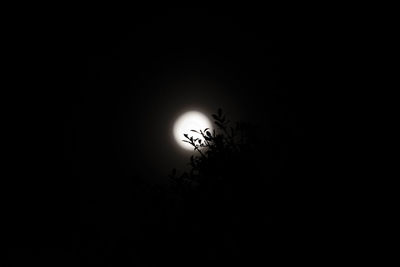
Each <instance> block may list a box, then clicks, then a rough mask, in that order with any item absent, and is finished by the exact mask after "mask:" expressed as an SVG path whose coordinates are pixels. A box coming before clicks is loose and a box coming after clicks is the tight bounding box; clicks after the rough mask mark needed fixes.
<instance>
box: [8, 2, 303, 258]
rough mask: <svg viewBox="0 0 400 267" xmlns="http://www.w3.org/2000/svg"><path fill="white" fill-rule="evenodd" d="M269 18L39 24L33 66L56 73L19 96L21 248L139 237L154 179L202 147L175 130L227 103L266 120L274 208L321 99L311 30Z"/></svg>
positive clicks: (213, 12) (14, 212) (17, 232)
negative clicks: (309, 77) (309, 45)
mask: <svg viewBox="0 0 400 267" xmlns="http://www.w3.org/2000/svg"><path fill="white" fill-rule="evenodd" d="M267 14H269V12H264V11H263V10H240V9H235V10H233V9H232V10H229V9H221V10H219V9H216V8H214V9H213V8H211V9H206V8H196V9H188V8H186V9H185V8H176V9H173V8H166V9H160V10H156V11H154V10H151V11H149V10H147V9H133V10H129V12H127V11H125V12H122V13H119V12H116V13H114V12H111V11H109V12H107V11H105V10H103V11H95V10H92V11H90V12H80V14H79V15H72V14H71V15H70V16H69V15H68V16H62V19H60V18H58V19H56V17H57V14H55V15H54V17H53V16H52V19H49V20H45V22H44V23H40V25H41V26H40V27H38V28H39V29H40V30H38V32H34V33H32V34H31V35H29V37H27V38H26V40H30V42H35V43H36V45H35V49H33V48H31V49H29V51H28V53H29V54H30V56H32V57H33V58H35V60H28V61H29V63H28V65H27V66H29V67H31V68H32V69H34V71H33V72H34V75H33V76H37V77H39V78H43V80H44V82H43V83H41V82H36V81H35V82H32V83H31V86H30V89H29V90H28V89H27V90H26V92H25V91H23V92H22V91H21V92H16V95H19V94H23V97H21V96H19V98H18V99H20V100H19V105H20V107H23V108H21V109H17V110H16V112H20V113H21V114H22V115H23V117H24V120H23V122H21V124H19V125H16V126H17V128H15V129H18V130H16V133H15V136H14V137H15V138H17V139H18V140H22V139H23V140H24V142H23V144H22V143H21V145H18V147H21V149H20V150H19V151H25V152H24V153H22V152H18V153H17V152H15V155H14V156H13V157H17V158H19V159H22V160H20V161H18V162H19V163H18V164H16V166H15V167H14V170H15V172H14V173H13V175H14V176H13V177H14V179H13V181H10V183H11V187H10V188H15V190H14V189H13V190H12V191H10V192H13V193H10V197H9V198H8V200H7V201H8V203H10V205H9V207H10V208H9V210H10V211H9V214H10V215H9V218H13V219H11V220H10V228H9V229H10V231H8V233H9V234H8V235H7V238H6V240H7V242H8V244H9V248H10V252H9V255H11V256H10V257H11V258H13V259H15V260H18V259H19V258H24V256H23V255H36V256H34V257H39V258H41V257H45V258H46V257H48V256H46V255H49V254H51V255H52V256H51V258H52V259H53V260H56V259H57V258H59V257H64V258H68V260H66V262H77V261H79V259H80V258H79V257H80V256H78V255H81V257H83V258H85V256H82V255H85V253H89V254H90V253H91V252H87V251H86V250H85V249H83V248H87V247H90V244H91V243H90V242H92V243H93V244H94V245H93V246H99V244H100V243H102V242H103V243H104V242H105V243H107V242H111V243H112V242H116V241H115V240H120V239H121V238H123V237H126V236H131V235H134V234H132V233H136V232H135V231H139V232H140V230H138V229H139V228H140V225H141V224H145V223H146V222H147V221H146V220H151V219H148V218H152V217H151V216H153V215H148V213H151V212H152V209H151V203H152V201H153V196H152V193H151V190H149V188H151V187H152V186H154V185H158V184H161V185H165V184H168V183H169V180H168V174H169V173H170V172H171V170H172V169H173V168H177V169H181V170H183V169H185V168H186V167H187V165H186V164H187V162H188V159H189V157H190V155H191V153H190V152H187V151H183V150H182V149H181V148H179V147H178V145H177V144H176V143H175V140H174V138H173V136H172V125H173V123H174V121H175V119H176V118H177V117H178V116H179V115H180V114H182V113H184V112H185V111H188V110H193V109H194V110H199V111H202V112H204V113H205V114H206V115H208V116H210V115H211V113H215V112H216V110H217V109H218V108H222V109H223V110H224V112H225V113H226V114H227V117H229V118H230V119H231V120H233V121H246V122H252V123H255V124H257V125H258V126H259V127H260V131H262V132H263V134H264V137H265V138H264V140H263V142H262V144H260V148H262V149H263V150H262V151H260V152H259V158H260V160H261V161H262V162H266V166H270V167H269V168H268V169H265V172H263V173H262V175H265V176H268V177H270V178H271V177H273V179H271V180H272V182H271V183H270V184H269V185H270V187H269V189H268V192H269V194H271V195H273V196H277V198H275V200H272V201H271V203H275V206H274V207H273V208H272V210H275V211H276V210H277V207H278V206H283V205H285V201H288V200H287V199H285V198H284V197H283V196H284V195H285V196H287V195H288V191H292V190H293V184H292V185H289V184H290V181H293V180H294V177H295V176H296V174H297V173H298V172H300V171H301V170H302V169H304V165H305V164H306V163H307V152H305V153H303V154H302V153H301V152H302V151H303V152H304V151H305V149H306V145H305V144H304V143H303V142H302V138H303V135H304V127H305V126H304V125H303V123H304V121H305V117H306V114H307V105H308V101H309V99H308V98H307V96H306V93H304V89H303V87H300V86H299V87H297V88H295V87H294V85H295V84H296V82H297V81H298V82H299V83H300V81H301V76H302V75H304V74H306V73H307V72H308V71H307V64H306V63H305V61H304V57H306V55H303V54H302V53H301V51H300V50H301V47H302V46H303V44H302V42H304V38H305V37H304V35H303V34H302V33H301V31H300V32H296V35H294V34H293V29H294V28H295V27H296V26H295V25H292V26H291V25H289V27H288V25H287V22H286V21H285V20H283V19H281V20H280V19H278V20H272V19H270V18H269V16H268V15H267ZM52 21H53V22H54V24H52ZM293 44H297V45H293ZM36 47H37V49H36ZM298 58H302V60H303V61H299V60H298ZM35 62H36V63H35ZM303 63H304V64H303ZM21 79H22V78H21ZM25 82H26V81H24V83H25ZM303 86H304V84H303ZM21 125H22V126H21ZM20 129H21V130H20ZM27 132H29V134H26V133H27ZM27 135H28V137H26V136H27ZM22 149H23V150H22ZM260 150H261V149H260ZM300 155H301V156H300ZM21 162H23V164H22V163H21ZM21 165H23V166H21ZM296 183H298V182H295V184H296ZM274 184H275V185H279V186H276V187H275V189H276V190H275V189H274ZM284 184H288V185H289V186H288V187H287V189H286V190H287V191H285V192H283V190H282V185H284ZM149 192H150V193H149ZM278 192H281V193H282V194H279V193H278ZM296 194H297V193H296ZM271 203H270V204H269V205H272V206H273V204H271ZM149 210H150V211H149ZM279 213H282V211H278V212H277V214H279ZM7 214H8V213H7ZM143 214H145V215H143ZM155 214H156V212H155ZM149 216H150V217H149ZM154 216H155V217H157V215H154ZM271 216H272V215H271ZM272 218H274V217H273V216H272ZM155 220H156V219H155ZM271 221H274V219H272V220H271ZM276 221H279V219H277V218H275V222H276ZM269 225H272V223H270V224H269ZM272 235H273V234H272ZM275 237H276V236H275ZM110 240H114V241H110ZM96 242H97V243H96ZM84 244H86V245H84ZM88 244H89V245H88ZM18 248H19V249H18ZM269 248H270V247H269ZM87 250H88V251H90V249H87ZM77 251H81V252H80V253H81V254H79V253H78V252H77ZM85 251H86V252H85ZM38 255H39V256H38ZM96 255H97V254H96ZM49 257H50V256H49ZM93 257H95V256H93ZM99 257H100V256H99ZM95 258H96V257H95ZM85 259H86V258H85ZM86 260H87V259H86ZM89 261H90V260H89ZM94 261H96V260H94ZM60 266H61V265H60ZM71 266H73V265H71ZM188 266H190V265H188Z"/></svg>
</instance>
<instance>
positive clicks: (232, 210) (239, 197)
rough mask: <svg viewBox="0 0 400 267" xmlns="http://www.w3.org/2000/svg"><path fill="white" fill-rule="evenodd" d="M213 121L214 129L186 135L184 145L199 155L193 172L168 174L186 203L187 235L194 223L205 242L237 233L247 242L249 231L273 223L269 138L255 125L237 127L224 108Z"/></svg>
mask: <svg viewBox="0 0 400 267" xmlns="http://www.w3.org/2000/svg"><path fill="white" fill-rule="evenodd" d="M212 117H213V118H214V124H215V125H216V127H215V129H208V128H206V129H193V130H191V132H192V133H194V134H196V135H195V136H193V135H190V133H185V134H184V138H185V139H184V140H182V141H183V142H187V143H189V144H191V145H192V146H193V151H194V152H195V153H196V154H194V155H192V156H191V157H190V162H189V165H190V170H189V171H187V172H183V173H182V174H180V175H178V172H177V170H176V169H174V170H173V171H172V173H171V174H170V176H169V177H170V178H171V179H172V180H173V181H174V187H173V188H174V190H175V192H176V193H177V194H179V195H180V196H181V197H182V198H183V200H184V202H185V207H186V209H185V216H184V217H185V218H186V220H185V221H184V223H183V225H182V228H183V229H186V230H184V232H185V233H186V232H188V231H189V230H190V229H187V228H188V227H190V225H193V222H195V224H196V225H198V227H200V228H201V229H199V230H198V231H199V232H200V233H201V235H200V238H206V237H207V238H211V239H213V238H216V236H218V235H219V234H220V233H221V232H227V233H230V234H231V235H233V233H235V234H234V235H235V238H234V239H235V240H236V242H237V243H242V244H245V243H246V238H247V237H248V235H249V233H251V232H252V231H258V233H260V231H261V229H262V228H263V227H265V219H268V213H269V212H268V205H266V203H267V199H266V196H267V195H268V187H267V184H268V182H267V181H268V177H267V176H266V175H265V173H266V172H265V169H267V168H268V166H267V161H266V160H265V157H263V156H262V155H263V154H262V152H263V151H262V149H264V148H265V145H264V144H265V140H263V139H262V138H260V131H259V130H258V128H257V127H256V126H255V125H252V124H249V123H243V122H240V123H239V122H236V123H233V122H231V121H230V120H228V119H227V118H226V116H225V114H224V113H223V111H222V109H218V111H217V113H216V114H212ZM253 234H254V235H255V234H256V233H255V232H254V233H253ZM231 253H232V252H231Z"/></svg>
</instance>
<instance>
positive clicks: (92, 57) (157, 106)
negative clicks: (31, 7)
mask: <svg viewBox="0 0 400 267" xmlns="http://www.w3.org/2000/svg"><path fill="white" fill-rule="evenodd" d="M79 30H80V31H79V34H76V35H75V34H73V36H74V37H75V39H74V42H73V44H72V45H74V46H75V47H74V48H75V49H76V51H75V53H76V59H77V61H76V62H68V63H67V64H69V66H70V67H71V68H72V69H73V70H71V74H72V75H74V76H75V75H76V69H79V70H80V71H81V76H80V78H79V79H78V80H77V83H76V85H75V86H74V88H71V91H70V92H68V93H69V94H70V97H71V106H70V109H71V114H70V115H71V116H70V117H69V121H67V122H66V128H67V129H69V130H71V136H72V137H73V138H74V141H73V145H72V148H73V149H72V150H73V151H71V154H70V156H71V158H72V161H73V162H72V165H73V172H74V174H75V175H99V174H100V175H105V174H116V173H118V175H127V176H132V175H134V174H135V173H137V172H140V173H141V175H148V176H151V177H154V176H155V175H157V176H162V175H165V173H168V172H169V171H170V170H171V168H172V167H173V166H177V165H183V164H184V159H185V158H186V157H187V154H184V155H182V151H180V149H179V148H178V147H177V146H176V144H175V143H174V142H173V141H172V138H171V132H172V127H171V125H172V123H173V122H174V120H175V119H176V118H177V116H178V115H179V114H180V113H182V112H184V111H186V110H188V109H199V110H202V111H204V112H205V113H207V114H208V115H209V114H211V113H212V112H215V111H216V109H217V108H218V107H221V108H223V109H224V110H226V112H227V113H228V115H230V116H231V117H232V119H233V120H239V119H247V120H248V119H249V118H250V116H257V118H258V119H259V120H264V121H265V120H266V117H267V110H268V109H271V108H270V107H268V106H269V104H268V102H270V103H271V102H274V100H272V98H273V97H274V94H276V90H277V89H276V87H277V79H279V77H278V74H277V73H275V72H274V70H273V68H274V67H276V66H277V64H279V55H278V54H277V52H276V51H274V47H273V40H271V34H270V31H271V29H269V27H268V24H258V23H257V22H252V21H248V18H246V19H241V17H240V15H239V16H238V14H230V13H229V12H227V13H222V14H221V13H220V12H218V11H210V10H206V9H166V10H163V11H162V12H152V13H150V14H147V13H146V14H141V15H139V16H134V15H132V16H129V17H123V18H114V17H113V18H110V20H107V19H105V20H103V21H102V22H101V23H100V24H99V23H97V22H96V21H89V22H87V24H84V25H82V28H80V29H79ZM71 142H72V141H71Z"/></svg>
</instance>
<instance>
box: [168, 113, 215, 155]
mask: <svg viewBox="0 0 400 267" xmlns="http://www.w3.org/2000/svg"><path fill="white" fill-rule="evenodd" d="M205 128H210V129H211V122H210V120H209V119H208V118H207V116H205V115H204V114H203V113H200V112H198V111H189V112H186V113H184V114H183V115H181V116H180V117H179V118H178V119H177V120H176V121H175V124H174V128H173V132H174V137H175V140H176V142H177V143H178V144H179V146H181V147H182V148H184V149H187V150H193V148H194V147H193V146H192V145H190V144H189V143H186V142H183V141H182V140H186V137H184V136H183V134H188V135H189V137H190V136H193V137H194V138H201V139H203V137H202V136H201V135H200V134H197V133H195V132H191V131H190V130H196V131H199V130H204V129H205Z"/></svg>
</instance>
